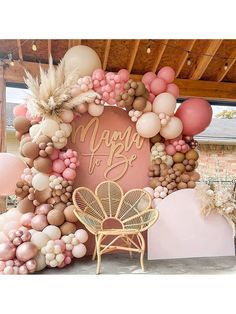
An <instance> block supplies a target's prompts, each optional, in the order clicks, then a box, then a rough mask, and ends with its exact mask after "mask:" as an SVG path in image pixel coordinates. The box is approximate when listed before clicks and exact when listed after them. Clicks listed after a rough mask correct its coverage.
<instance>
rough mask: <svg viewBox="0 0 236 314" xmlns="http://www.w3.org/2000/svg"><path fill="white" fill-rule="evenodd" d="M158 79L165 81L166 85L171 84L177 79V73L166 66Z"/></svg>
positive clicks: (158, 75)
mask: <svg viewBox="0 0 236 314" xmlns="http://www.w3.org/2000/svg"><path fill="white" fill-rule="evenodd" d="M157 77H159V78H161V79H163V80H164V81H165V82H166V83H171V82H173V81H174V79H175V71H174V69H172V68H171V67H169V66H166V67H163V68H161V69H160V71H159V72H158V73H157Z"/></svg>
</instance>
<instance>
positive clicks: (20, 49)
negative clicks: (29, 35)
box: [16, 39, 23, 61]
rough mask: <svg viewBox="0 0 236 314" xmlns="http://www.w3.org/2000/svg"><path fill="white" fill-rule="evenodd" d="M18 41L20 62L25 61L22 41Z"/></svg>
mask: <svg viewBox="0 0 236 314" xmlns="http://www.w3.org/2000/svg"><path fill="white" fill-rule="evenodd" d="M16 41H17V47H18V55H19V59H20V61H23V53H22V48H21V43H20V39H17V40H16Z"/></svg>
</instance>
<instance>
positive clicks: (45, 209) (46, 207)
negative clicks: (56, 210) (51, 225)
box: [35, 204, 52, 215]
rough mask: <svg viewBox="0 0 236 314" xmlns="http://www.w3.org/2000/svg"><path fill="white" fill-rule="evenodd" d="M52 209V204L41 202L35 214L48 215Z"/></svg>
mask: <svg viewBox="0 0 236 314" xmlns="http://www.w3.org/2000/svg"><path fill="white" fill-rule="evenodd" d="M51 209H52V206H51V205H50V204H41V205H39V206H38V207H36V211H35V214H41V215H47V214H48V213H49V212H50V210H51Z"/></svg>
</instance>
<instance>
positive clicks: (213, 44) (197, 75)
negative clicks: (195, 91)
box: [189, 40, 222, 80]
mask: <svg viewBox="0 0 236 314" xmlns="http://www.w3.org/2000/svg"><path fill="white" fill-rule="evenodd" d="M221 43H222V40H211V41H210V43H209V45H208V46H207V48H206V50H205V51H204V54H206V55H202V56H201V57H199V59H198V62H197V66H196V67H195V68H194V69H193V71H192V73H191V74H190V76H189V78H190V79H192V80H200V79H201V77H202V75H203V73H204V72H205V70H206V68H207V67H208V65H209V63H210V62H211V60H212V58H213V56H214V55H215V53H216V52H217V50H218V49H219V47H220V45H221Z"/></svg>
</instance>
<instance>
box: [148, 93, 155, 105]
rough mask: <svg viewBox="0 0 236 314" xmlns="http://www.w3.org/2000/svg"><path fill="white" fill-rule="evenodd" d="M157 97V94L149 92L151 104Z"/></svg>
mask: <svg viewBox="0 0 236 314" xmlns="http://www.w3.org/2000/svg"><path fill="white" fill-rule="evenodd" d="M155 98H156V96H155V95H154V94H153V93H149V97H148V100H149V101H150V103H151V104H152V103H153V101H154V99H155Z"/></svg>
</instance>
